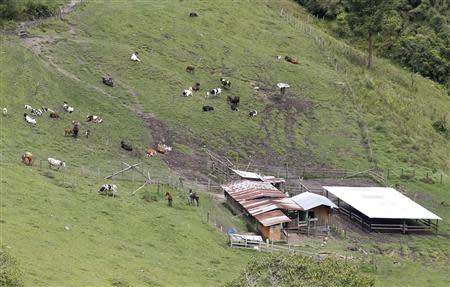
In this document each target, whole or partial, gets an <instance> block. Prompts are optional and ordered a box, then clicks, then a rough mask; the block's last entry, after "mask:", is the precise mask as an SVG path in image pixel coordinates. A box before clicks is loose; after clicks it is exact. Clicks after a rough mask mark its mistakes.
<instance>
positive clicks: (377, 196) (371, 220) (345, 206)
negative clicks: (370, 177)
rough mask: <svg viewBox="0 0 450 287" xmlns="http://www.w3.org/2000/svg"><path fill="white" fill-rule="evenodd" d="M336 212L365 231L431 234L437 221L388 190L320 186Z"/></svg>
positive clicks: (392, 190) (432, 215) (433, 215)
mask: <svg viewBox="0 0 450 287" xmlns="http://www.w3.org/2000/svg"><path fill="white" fill-rule="evenodd" d="M323 188H324V189H325V190H326V196H327V197H328V198H330V199H332V200H333V201H335V202H336V203H337V206H338V207H339V211H340V212H341V213H342V214H344V215H346V216H348V217H349V218H350V219H351V220H353V221H356V222H357V223H358V224H360V225H361V228H362V229H367V230H369V231H401V232H403V233H406V232H417V231H433V230H436V231H437V229H438V221H439V220H441V218H440V217H439V216H437V215H435V214H434V213H432V212H430V211H428V210H427V209H425V208H424V207H422V206H421V205H419V204H418V203H416V202H414V201H413V200H411V199H409V198H408V197H406V196H405V195H403V194H401V193H400V192H398V191H397V190H395V189H393V188H390V187H347V186H324V187H323Z"/></svg>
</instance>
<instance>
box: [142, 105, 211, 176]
mask: <svg viewBox="0 0 450 287" xmlns="http://www.w3.org/2000/svg"><path fill="white" fill-rule="evenodd" d="M136 112H137V114H138V115H139V117H140V118H141V119H142V120H143V121H144V123H145V125H146V126H147V127H148V128H149V129H150V131H151V132H150V133H151V138H152V143H153V146H156V145H157V144H158V143H165V144H167V145H169V146H172V147H173V145H174V144H175V143H181V144H183V145H186V146H189V147H190V148H192V154H186V153H183V152H181V151H178V150H176V149H174V150H173V151H171V152H168V153H166V154H160V155H158V156H159V157H160V158H161V159H162V160H163V161H164V162H165V163H166V164H167V165H168V166H169V167H170V168H171V169H173V170H174V171H176V172H177V173H178V174H180V175H181V176H183V177H185V178H187V179H189V180H195V179H197V180H203V181H205V180H206V181H207V179H208V177H207V175H208V169H207V157H206V155H205V154H204V153H203V152H201V150H202V146H201V144H200V143H198V142H197V141H195V140H193V139H191V138H189V137H186V136H184V135H182V134H181V133H179V132H177V131H176V130H174V129H172V128H171V127H170V126H169V125H168V124H166V123H164V122H163V121H161V120H159V119H157V118H156V117H155V116H154V115H152V114H150V113H145V112H143V111H142V110H140V111H139V110H137V111H136Z"/></svg>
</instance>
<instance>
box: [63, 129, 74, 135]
mask: <svg viewBox="0 0 450 287" xmlns="http://www.w3.org/2000/svg"><path fill="white" fill-rule="evenodd" d="M64 136H65V137H66V136H73V129H71V128H64Z"/></svg>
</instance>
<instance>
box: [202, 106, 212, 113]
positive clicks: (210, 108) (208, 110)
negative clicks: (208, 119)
mask: <svg viewBox="0 0 450 287" xmlns="http://www.w3.org/2000/svg"><path fill="white" fill-rule="evenodd" d="M203 111H204V112H211V111H214V107H211V106H203Z"/></svg>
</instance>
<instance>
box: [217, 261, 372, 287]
mask: <svg viewBox="0 0 450 287" xmlns="http://www.w3.org/2000/svg"><path fill="white" fill-rule="evenodd" d="M374 284H375V282H374V279H372V278H370V277H368V276H366V275H363V274H362V273H361V271H359V270H358V268H357V267H356V266H355V265H352V264H349V263H346V262H344V261H342V260H336V259H333V258H327V259H325V260H323V261H316V260H314V259H313V258H310V257H305V256H301V255H299V254H271V255H266V256H263V257H257V258H254V259H252V260H251V261H250V262H249V264H248V265H247V267H246V269H245V270H244V271H243V272H242V273H241V274H240V275H239V277H238V278H236V279H235V280H233V281H232V282H229V283H227V284H226V285H225V286H226V287H251V286H258V287H259V286H262V287H263V286H271V287H294V286H295V287H313V286H314V287H320V286H324V287H325V286H327V287H369V286H374Z"/></svg>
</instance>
